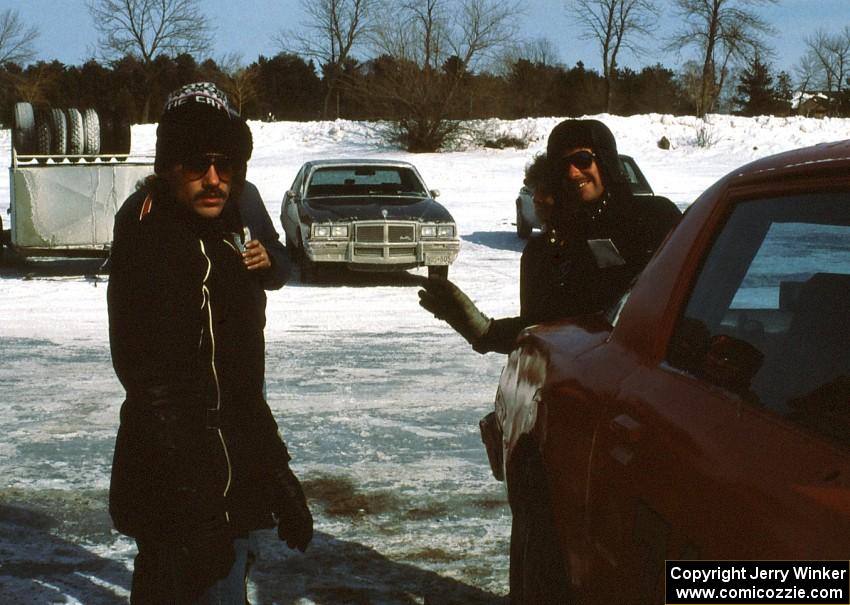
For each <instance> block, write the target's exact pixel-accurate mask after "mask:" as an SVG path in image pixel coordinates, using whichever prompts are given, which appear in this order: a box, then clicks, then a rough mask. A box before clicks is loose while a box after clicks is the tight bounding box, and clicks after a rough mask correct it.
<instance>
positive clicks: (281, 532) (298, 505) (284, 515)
mask: <svg viewBox="0 0 850 605" xmlns="http://www.w3.org/2000/svg"><path fill="white" fill-rule="evenodd" d="M272 480H273V481H274V493H275V513H277V535H278V537H279V538H280V539H281V540H283V541H284V542H286V545H287V546H288V547H289V548H297V549H298V550H300V551H301V552H305V551H306V550H307V545H308V544H310V540H312V539H313V515H311V514H310V509H309V508H308V507H307V498H306V497H305V496H304V490H303V489H302V488H301V483H300V482H299V481H298V478H297V477H296V476H295V474H294V473H293V472H292V470H291V469H290V468H289V465H288V464H284V465H282V466H279V467H278V469H277V470H276V471H275V472H274V475H273V477H272Z"/></svg>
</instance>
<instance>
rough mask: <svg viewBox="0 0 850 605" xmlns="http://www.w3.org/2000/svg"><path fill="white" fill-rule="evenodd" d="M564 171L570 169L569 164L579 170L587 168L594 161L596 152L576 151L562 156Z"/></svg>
mask: <svg viewBox="0 0 850 605" xmlns="http://www.w3.org/2000/svg"><path fill="white" fill-rule="evenodd" d="M563 161H564V171H567V170H569V169H570V166H575V167H576V168H578V169H579V170H587V169H588V168H590V167H591V166H592V165H593V162H594V161H596V154H595V153H592V152H590V151H584V150H582V151H576V152H575V153H571V154H570V155H568V156H567V157H565V158H564V160H563Z"/></svg>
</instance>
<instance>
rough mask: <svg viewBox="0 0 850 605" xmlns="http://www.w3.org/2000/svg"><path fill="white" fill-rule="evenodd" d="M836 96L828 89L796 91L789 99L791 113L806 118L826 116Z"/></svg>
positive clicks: (835, 100)
mask: <svg viewBox="0 0 850 605" xmlns="http://www.w3.org/2000/svg"><path fill="white" fill-rule="evenodd" d="M836 96H837V95H836V93H834V92H830V91H818V92H798V93H796V94H795V95H794V97H793V98H792V99H791V113H792V115H797V116H803V117H806V118H823V117H826V116H828V115H829V110H830V106H831V105H833V104H835V103H836V102H837V98H836Z"/></svg>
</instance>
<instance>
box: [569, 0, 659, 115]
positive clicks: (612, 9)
mask: <svg viewBox="0 0 850 605" xmlns="http://www.w3.org/2000/svg"><path fill="white" fill-rule="evenodd" d="M567 6H568V9H569V11H570V13H571V14H572V15H573V17H574V18H575V19H576V20H577V21H578V22H579V23H580V24H581V25H582V28H583V30H584V33H583V34H582V35H581V37H582V38H583V39H585V40H596V42H597V43H598V44H599V51H600V53H601V55H602V77H603V78H604V80H605V110H606V111H611V84H612V81H613V80H614V78H615V77H616V74H617V60H618V58H619V56H620V52H621V51H623V50H629V51H631V52H632V53H633V54H635V55H641V54H642V53H643V48H642V47H641V46H639V45H637V44H636V42H637V41H638V39H640V38H644V37H646V36H648V35H649V34H651V33H652V31H653V29H654V24H655V17H656V14H657V8H656V6H655V3H654V2H653V1H652V0H570V1H569V2H568V4H567Z"/></svg>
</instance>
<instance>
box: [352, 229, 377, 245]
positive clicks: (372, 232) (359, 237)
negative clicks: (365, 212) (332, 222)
mask: <svg viewBox="0 0 850 605" xmlns="http://www.w3.org/2000/svg"><path fill="white" fill-rule="evenodd" d="M354 241H357V242H364V243H383V241H384V225H357V234H356V236H355V238H354Z"/></svg>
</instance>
